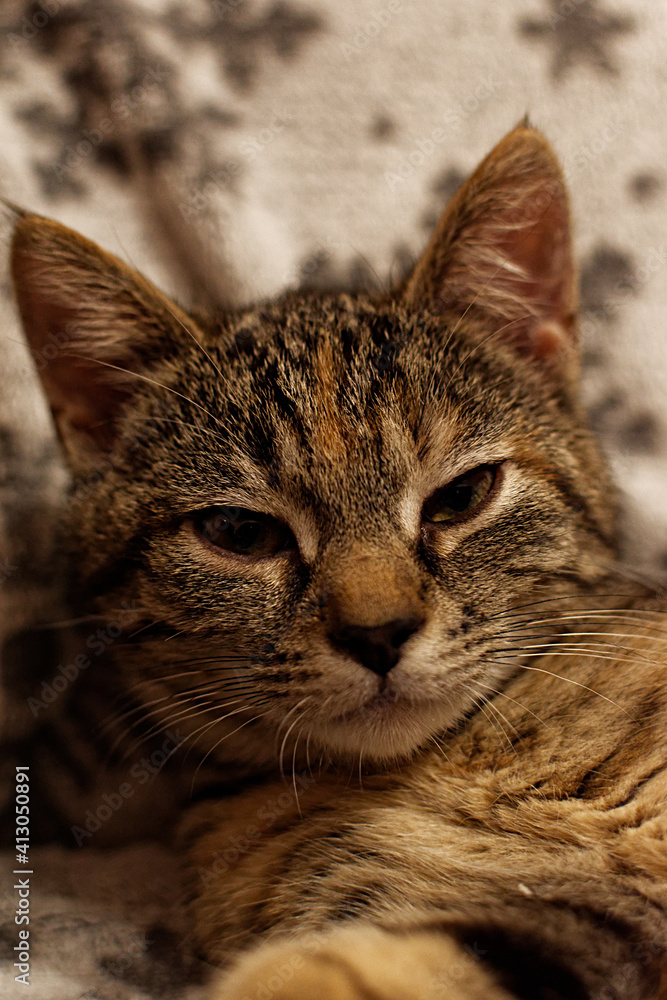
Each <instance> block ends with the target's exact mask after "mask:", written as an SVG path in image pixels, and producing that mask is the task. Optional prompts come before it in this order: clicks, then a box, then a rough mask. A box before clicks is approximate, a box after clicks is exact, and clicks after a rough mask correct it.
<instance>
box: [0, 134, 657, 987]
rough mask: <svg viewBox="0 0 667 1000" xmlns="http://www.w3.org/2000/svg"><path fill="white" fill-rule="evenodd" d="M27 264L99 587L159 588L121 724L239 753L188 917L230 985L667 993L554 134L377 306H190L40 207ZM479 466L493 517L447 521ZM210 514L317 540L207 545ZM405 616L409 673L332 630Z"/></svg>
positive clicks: (96, 599)
mask: <svg viewBox="0 0 667 1000" xmlns="http://www.w3.org/2000/svg"><path fill="white" fill-rule="evenodd" d="M13 273H14V282H15V286H16V291H17V297H18V303H19V308H20V311H21V314H22V318H23V322H24V327H25V329H26V333H27V335H28V339H29V341H30V344H31V347H32V350H33V353H34V354H35V356H36V357H37V358H38V359H39V358H40V356H41V355H43V352H44V348H45V345H47V344H48V343H49V342H55V341H56V340H57V338H60V340H59V341H58V343H59V350H58V353H57V357H56V358H55V359H54V360H53V361H52V362H50V363H49V364H48V365H46V366H44V368H43V372H42V376H43V379H44V384H45V387H46V390H47V392H48V394H49V397H50V400H51V404H52V408H53V412H54V417H55V419H56V423H57V425H58V429H59V432H60V436H61V439H62V441H63V445H64V447H65V450H66V452H67V454H68V456H69V460H70V463H71V466H72V470H73V474H74V476H75V481H74V486H73V490H72V495H71V502H70V505H69V520H68V526H67V537H68V539H69V542H70V544H71V548H72V552H73V554H74V557H75V562H76V578H77V579H76V583H75V593H76V595H77V597H76V599H77V601H78V602H79V603H80V604H81V606H82V608H83V609H84V610H93V611H94V612H95V613H102V614H106V615H112V614H113V612H114V609H118V608H119V607H122V606H124V605H125V606H127V604H128V602H130V603H131V605H132V606H133V607H136V608H137V620H136V622H135V623H134V625H133V628H132V632H131V634H129V635H128V636H127V638H126V639H125V640H124V641H123V643H122V644H119V645H118V646H117V647H116V648H117V650H118V652H119V655H118V656H116V669H117V670H118V671H119V675H120V684H121V687H125V688H127V689H128V690H131V691H132V693H133V697H134V698H135V699H137V700H138V703H139V704H138V705H136V706H135V707H134V708H132V709H130V710H129V714H128V715H127V716H123V717H120V718H118V719H116V720H115V721H114V720H113V719H112V722H113V725H114V727H115V729H116V730H118V731H120V732H121V734H122V733H123V731H124V730H125V735H126V736H130V737H131V736H132V735H133V734H136V733H137V732H139V734H140V735H141V736H150V735H151V734H153V735H156V734H159V733H160V732H161V731H163V730H167V729H169V727H170V726H171V727H173V726H178V728H179V730H180V731H181V732H182V733H183V734H184V736H185V739H184V743H183V747H184V748H187V749H188V750H190V751H191V752H193V753H192V757H191V759H194V761H195V764H196V768H195V770H197V771H198V770H199V767H200V766H201V765H203V764H204V763H205V762H206V764H207V765H208V764H212V765H213V768H214V771H215V774H216V781H217V782H218V785H216V787H215V788H213V787H209V788H208V789H207V793H208V796H209V798H210V799H211V800H212V801H209V802H207V803H205V804H203V805H200V806H199V807H197V808H195V809H194V810H193V811H192V814H191V816H190V819H189V820H188V822H187V823H186V828H185V830H184V833H183V836H184V838H185V840H184V842H185V843H186V844H187V849H188V851H189V855H190V858H191V867H192V873H193V878H192V896H193V928H194V933H195V935H196V938H197V940H198V942H199V943H200V945H201V947H202V948H203V950H204V951H205V953H206V955H207V956H208V957H209V958H210V959H211V960H212V961H214V962H215V963H219V964H221V965H224V964H226V963H227V962H228V961H229V959H230V957H231V956H233V955H234V954H235V953H236V952H237V951H238V950H244V949H246V948H247V947H248V946H249V945H251V944H259V948H258V950H257V951H256V952H254V951H253V952H251V953H250V954H249V956H248V957H247V958H245V959H243V960H242V961H241V963H240V965H238V967H237V968H236V971H235V972H232V974H231V977H230V978H229V977H227V976H225V978H223V979H222V980H221V982H220V984H219V985H218V986H216V987H215V988H214V994H213V995H214V996H215V997H216V998H220V1000H237V998H238V1000H241V998H243V997H253V998H254V997H257V998H258V1000H259V998H260V997H261V996H268V995H271V996H273V997H276V998H284V1000H288V998H292V1000H308V998H314V997H317V998H318V1000H319V998H322V1000H364V998H375V1000H401V998H406V1000H407V998H408V997H413V996H419V997H420V998H421V997H431V996H432V997H433V998H434V1000H437V998H440V997H443V998H444V997H460V998H463V997H482V996H484V997H496V998H497V1000H501V998H503V997H507V996H515V997H526V998H527V997H540V998H544V1000H547V998H554V997H567V998H574V997H595V998H599V1000H603V998H616V997H618V998H619V1000H620V998H621V997H623V998H634V997H636V998H638V1000H639V998H647V1000H648V998H649V997H653V996H658V995H659V993H658V991H659V989H660V981H661V968H662V964H661V963H662V955H663V951H664V947H665V944H666V935H667V924H666V923H665V920H664V904H665V889H666V885H665V874H666V871H665V864H664V861H663V860H662V857H661V851H660V848H659V847H658V846H657V845H658V844H659V841H660V838H661V836H662V835H663V833H664V817H663V812H662V800H663V786H664V776H663V773H664V772H663V768H664V763H665V753H667V751H663V748H662V746H661V740H660V739H658V738H656V734H657V733H659V730H660V727H661V726H662V724H663V719H664V715H665V691H664V681H663V672H662V669H661V665H662V663H663V661H664V659H665V646H664V641H663V640H662V637H661V633H660V627H659V623H660V621H661V618H660V615H661V614H662V613H663V611H664V608H663V607H662V606H661V605H660V604H659V603H658V604H656V603H655V601H654V602H653V604H652V603H651V601H652V600H653V598H652V597H651V596H650V595H648V594H646V595H643V594H642V593H641V591H640V589H639V588H637V587H635V586H634V585H630V584H628V583H627V581H625V580H623V579H622V578H621V577H619V576H618V575H617V573H616V570H615V568H614V566H615V564H614V558H615V523H616V505H615V498H614V492H613V489H612V487H611V485H610V481H609V477H608V474H607V471H606V468H605V465H604V462H603V460H602V458H601V456H600V453H599V451H598V448H597V446H596V444H595V442H594V440H593V439H592V437H591V435H590V434H589V432H588V431H587V429H586V422H585V418H584V415H583V412H582V408H581V405H580V403H579V400H578V393H577V362H576V329H575V323H574V310H575V306H576V302H575V292H574V287H575V281H574V266H573V263H572V258H571V251H570V234H569V217H568V207H567V199H566V195H565V191H564V185H563V181H562V176H561V173H560V168H559V167H558V164H557V161H556V160H555V158H554V156H553V154H552V152H551V151H550V149H549V147H548V146H547V144H546V143H545V141H544V140H543V139H542V138H541V137H540V136H539V135H538V134H537V133H536V132H534V131H533V130H532V129H530V128H529V127H528V126H527V125H523V126H520V127H519V128H518V129H517V130H515V132H513V133H512V134H511V135H510V136H508V137H507V138H506V139H505V140H504V141H503V142H502V143H501V144H500V146H499V147H497V148H496V150H494V151H493V152H492V154H491V155H490V157H488V158H487V160H486V161H484V163H483V164H482V165H481V166H480V168H479V169H478V171H477V172H476V173H475V175H474V176H473V178H471V180H470V181H469V182H468V184H467V185H466V186H465V187H464V189H463V190H462V192H460V193H459V195H457V198H456V199H455V201H454V203H453V205H452V207H451V209H450V211H449V213H448V214H447V215H446V216H445V218H444V220H443V222H442V223H441V225H440V227H439V229H438V231H437V233H436V235H435V237H434V240H433V241H432V243H431V245H430V247H429V248H428V249H427V251H426V253H425V255H424V257H423V259H422V261H421V262H420V263H419V264H418V266H417V268H416V270H415V272H414V274H413V276H412V277H411V278H410V279H409V281H408V282H407V284H406V286H405V287H404V288H402V289H399V290H398V291H397V292H395V293H392V294H387V295H386V296H385V297H383V298H380V299H370V298H366V297H364V296H351V295H336V296H320V295H318V296H307V295H296V294H288V295H286V296H284V297H283V298H282V299H280V300H278V301H276V302H273V303H264V304H260V305H258V306H257V307H255V308H253V309H245V310H243V311H241V312H238V313H226V314H224V315H221V316H216V317H209V316H206V317H205V316H190V315H187V314H186V313H184V312H183V311H181V310H180V309H179V307H177V306H175V305H173V304H172V303H170V302H169V300H167V299H166V298H165V296H163V295H162V294H161V293H160V292H158V291H157V290H156V289H154V288H153V287H152V286H150V285H149V284H148V283H147V282H146V281H145V280H144V279H142V278H140V277H138V276H136V275H134V274H133V273H132V272H131V271H130V270H129V269H128V268H127V267H125V265H123V264H121V262H120V261H117V260H116V259H115V258H112V257H110V256H109V255H107V254H105V253H103V252H102V251H100V250H98V249H97V248H96V247H94V246H93V245H92V244H89V243H88V242H87V241H85V240H83V239H82V238H81V237H78V236H76V235H75V234H72V233H69V232H68V231H67V230H64V229H63V227H61V226H59V225H58V224H56V223H51V222H48V221H47V220H41V219H38V218H36V217H34V216H28V215H23V216H20V217H19V218H17V225H16V231H15V237H14V248H13ZM521 303H523V304H524V307H525V308H523V309H522V308H521ZM478 467H484V468H493V469H494V470H495V479H494V483H493V488H492V490H491V492H490V493H489V494H488V496H487V497H486V498H485V499H484V500H483V502H481V503H480V504H479V507H478V508H476V509H475V510H474V511H473V512H472V513H471V514H470V516H465V517H461V518H460V519H455V520H454V521H452V523H450V524H447V525H446V526H442V525H440V524H434V523H431V522H430V521H429V520H428V519H425V518H424V511H425V510H426V507H425V504H427V503H430V502H432V498H433V497H434V496H436V495H437V492H438V491H439V490H441V489H442V488H443V487H444V486H446V485H447V484H448V483H451V482H452V481H453V480H455V479H457V477H459V476H461V475H462V474H464V473H466V472H469V471H470V470H472V469H476V468H478ZM429 498H431V499H429ZM214 505H225V506H228V507H229V506H233V507H237V508H243V509H247V510H251V511H257V512H260V513H262V514H265V515H269V516H272V517H273V518H275V519H276V520H277V521H278V522H280V523H282V524H284V525H286V526H288V528H289V530H290V531H291V533H292V536H293V538H294V539H295V545H294V547H292V548H288V549H286V550H285V551H282V552H279V553H278V554H277V555H275V556H273V557H271V558H262V559H254V560H250V559H247V558H240V557H238V556H236V555H231V554H229V553H227V552H224V551H222V550H221V549H219V548H217V549H216V548H214V547H213V546H212V545H211V544H209V543H208V542H206V541H205V539H204V538H203V537H202V536H201V535H200V534H198V533H197V531H196V530H195V528H194V525H193V515H194V514H195V512H197V511H200V510H203V509H207V508H209V507H212V506H214ZM619 594H620V595H624V596H622V597H619ZM403 621H406V622H407V621H409V622H414V623H416V624H414V625H411V634H410V635H409V638H407V639H405V640H404V641H403V640H401V641H402V645H401V648H400V658H399V659H398V662H397V663H396V664H395V665H394V667H393V669H391V670H390V671H389V672H388V673H387V674H386V676H379V675H378V672H377V671H376V670H375V669H372V668H370V667H367V666H363V665H362V664H361V662H360V661H359V658H358V657H357V656H355V655H354V654H349V653H347V652H345V649H346V648H347V647H345V648H343V649H342V648H341V645H340V643H339V642H338V640H336V639H335V637H336V636H337V635H339V634H341V635H342V634H343V631H344V630H345V629H348V630H349V629H352V630H353V631H354V632H355V634H357V633H359V632H361V633H363V634H364V635H366V634H368V630H370V629H377V628H379V627H380V626H384V625H385V624H386V623H388V622H403ZM621 637H623V638H621ZM281 772H282V774H283V775H285V776H286V781H285V783H283V782H281V779H280V775H281ZM220 783H221V784H222V785H223V786H226V787H223V788H220V787H219V784H220ZM205 784H206V783H205V782H204V785H205ZM205 790H206V788H205ZM276 803H277V805H276ZM281 803H282V804H281ZM266 937H270V938H272V939H273V940H272V943H270V944H263V943H262V942H263V941H264V939H265V938H266ZM280 970H282V971H280ZM285 970H287V971H285ZM276 977H277V978H276ZM262 990H264V993H262ZM267 990H268V993H267V992H266V991H267Z"/></svg>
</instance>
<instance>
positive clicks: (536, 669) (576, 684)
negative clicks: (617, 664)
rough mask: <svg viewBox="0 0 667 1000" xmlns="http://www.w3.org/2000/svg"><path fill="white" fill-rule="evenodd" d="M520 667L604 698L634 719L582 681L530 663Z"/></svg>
mask: <svg viewBox="0 0 667 1000" xmlns="http://www.w3.org/2000/svg"><path fill="white" fill-rule="evenodd" d="M536 655H539V654H536ZM566 655H570V654H566ZM494 662H495V663H505V664H506V665H507V666H514V664H512V663H508V662H507V660H498V659H495V661H494ZM518 666H520V668H521V669H522V670H532V671H534V672H535V673H538V674H546V675H547V676H549V677H555V678H556V680H559V681H565V682H566V683H567V684H572V685H574V687H578V688H581V689H582V690H584V691H588V692H589V694H594V695H597V697H598V698H602V700H603V701H607V702H609V704H610V705H613V707H614V708H616V709H618V711H619V712H622V713H623V714H624V715H627V717H628V719H632V716H631V715H630V713H629V712H628V711H626V709H624V708H623V706H622V705H619V704H618V703H617V702H615V701H614V700H613V699H612V698H608V697H607V695H606V694H602V692H601V691H596V690H595V688H592V687H589V686H588V684H583V683H582V682H581V681H575V680H574V679H573V678H572V677H564V676H563V675H562V674H555V673H554V672H553V671H552V670H547V669H546V668H545V667H534V666H532V665H531V664H528V663H520V664H518Z"/></svg>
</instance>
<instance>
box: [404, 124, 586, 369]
mask: <svg viewBox="0 0 667 1000" xmlns="http://www.w3.org/2000/svg"><path fill="white" fill-rule="evenodd" d="M402 294H403V300H404V301H405V302H406V303H407V304H408V305H410V306H412V307H416V308H419V309H426V310H428V311H430V312H434V311H435V312H438V313H445V314H447V316H448V318H449V319H450V320H451V321H453V322H454V323H456V322H457V321H458V319H459V318H460V317H462V316H464V315H465V316H467V317H469V318H470V319H471V320H477V321H481V324H482V329H483V330H488V332H489V336H490V338H492V337H496V338H497V339H498V342H502V343H504V344H505V345H509V346H510V347H512V348H513V349H514V350H515V351H516V352H517V353H519V354H521V355H522V356H523V357H525V358H528V359H529V360H531V361H532V362H533V363H534V364H535V365H536V367H538V368H539V369H540V370H541V371H542V372H543V373H544V375H545V376H546V377H548V378H552V379H553V378H556V379H557V380H558V381H560V382H561V383H562V382H563V381H564V382H569V381H571V380H572V378H574V377H575V376H576V370H577V363H576V357H577V352H576V311H577V294H578V289H577V275H576V270H575V266H574V262H573V253H572V245H571V232H570V213H569V205H568V196H567V190H566V185H565V179H564V176H563V172H562V170H561V168H560V164H559V163H558V160H557V158H556V156H555V154H554V152H553V150H552V149H551V147H550V145H549V143H548V142H547V141H546V139H545V138H544V136H542V135H541V134H540V133H539V132H538V131H537V130H536V129H534V128H531V127H530V125H528V124H527V123H526V122H522V123H521V124H520V125H519V126H518V127H517V128H515V129H514V130H513V131H512V132H510V133H509V135H506V136H505V138H504V139H502V140H501V142H499V143H498V145H497V146H496V147H495V149H493V150H492V152H491V153H490V154H489V155H488V156H487V157H486V159H485V160H484V161H483V162H482V163H481V164H480V166H479V167H478V168H477V170H475V172H474V173H473V175H472V176H471V177H470V178H469V179H468V181H466V183H465V184H464V185H463V187H462V188H461V189H460V190H459V191H458V193H457V194H456V195H455V196H454V198H453V200H452V201H451V203H450V205H449V206H448V208H447V209H446V210H445V213H444V215H443V217H442V219H441V220H440V223H439V225H438V227H437V229H436V231H435V233H434V235H433V238H432V240H431V243H430V245H429V246H428V248H427V249H426V252H425V253H424V255H423V257H422V259H421V260H420V261H419V263H418V264H417V266H416V268H415V270H414V272H413V274H412V276H411V277H410V278H409V279H408V282H407V284H406V286H405V288H404V290H403V293H402Z"/></svg>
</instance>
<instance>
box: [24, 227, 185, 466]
mask: <svg viewBox="0 0 667 1000" xmlns="http://www.w3.org/2000/svg"><path fill="white" fill-rule="evenodd" d="M11 269H12V277H13V280H14V289H15V292H16V299H17V302H18V307H19V312H20V314H21V319H22V321H23V328H24V331H25V334H26V338H27V341H28V345H29V347H30V350H31V352H32V355H33V357H34V359H35V362H36V365H37V370H38V372H39V374H40V376H41V379H42V382H43V384H44V388H45V391H46V395H47V397H48V400H49V402H50V404H51V410H52V413H53V416H54V420H55V423H56V427H57V429H58V432H59V435H60V438H61V440H62V442H63V445H64V447H65V451H66V453H67V455H68V458H69V460H70V464H71V466H72V467H73V468H74V469H76V470H80V469H82V468H85V467H87V466H90V465H95V463H99V459H100V455H101V454H104V453H108V452H109V451H111V450H112V448H113V446H114V443H115V439H116V432H117V428H118V422H119V419H120V417H121V416H122V414H123V411H124V408H125V406H126V405H127V403H128V402H129V401H130V400H131V398H132V396H133V394H134V393H135V392H136V391H137V388H138V387H140V386H141V385H142V384H145V383H143V382H142V379H146V378H149V376H147V374H146V373H147V372H148V371H149V370H150V368H151V366H152V365H155V364H156V363H157V362H159V361H160V360H161V359H164V358H167V357H169V356H170V354H172V353H174V352H175V351H176V350H177V347H178V344H179V343H180V342H181V341H182V339H183V338H184V336H186V333H187V332H189V331H191V330H192V326H193V324H192V321H191V319H190V318H189V317H187V316H186V315H185V314H184V313H183V312H182V311H181V310H180V309H179V308H178V306H177V305H175V303H173V302H172V301H171V300H170V299H168V298H167V297H166V296H165V295H163V294H162V292H160V291H159V290H158V289H157V288H155V286H154V285H152V284H151V283H150V282H149V281H147V280H146V279H145V278H143V277H142V276H141V275H140V274H138V273H137V272H135V271H133V270H132V269H131V268H129V267H127V265H126V264H124V263H123V262H122V261H120V260H119V259H118V258H117V257H114V256H113V255H112V254H109V253H107V252H106V251H104V250H102V249H100V247H98V246H96V245H95V244H94V243H91V241H90V240H87V239H85V238H84V237H83V236H80V235H79V234H78V233H75V232H73V231H72V230H70V229H67V228H66V227H65V226H62V225H60V223H58V222H54V221H52V220H50V219H44V218H41V217H40V216H36V215H30V214H25V213H21V212H18V213H17V220H16V225H15V228H14V236H13V242H12V254H11ZM190 335H191V336H193V334H192V333H190ZM149 380H150V379H149Z"/></svg>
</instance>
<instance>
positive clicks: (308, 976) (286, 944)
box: [208, 927, 510, 1000]
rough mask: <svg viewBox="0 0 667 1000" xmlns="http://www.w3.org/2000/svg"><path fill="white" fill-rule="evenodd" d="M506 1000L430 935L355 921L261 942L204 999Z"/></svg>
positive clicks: (472, 962)
mask: <svg viewBox="0 0 667 1000" xmlns="http://www.w3.org/2000/svg"><path fill="white" fill-rule="evenodd" d="M370 996H372V997H373V998H374V1000H510V996H509V994H507V993H506V992H505V991H504V990H502V989H501V988H500V987H499V986H498V985H497V984H496V983H495V981H494V980H493V978H492V977H491V976H490V975H489V974H488V973H487V971H486V970H485V969H484V967H483V966H482V965H481V964H480V963H479V962H478V961H477V960H476V959H475V958H474V957H472V956H471V955H469V954H468V953H467V952H465V951H463V950H462V949H461V948H460V947H459V946H458V945H457V944H456V943H455V942H453V941H451V940H450V939H448V938H446V937H444V936H442V935H440V934H434V933H411V934H407V935H404V934H392V933H390V932H385V931H382V930H379V929H378V928H374V927H368V928H366V927H364V928H360V927H355V928H349V929H346V930H340V931H335V932H332V933H328V934H326V935H321V936H319V937H316V936H312V937H304V938H303V939H301V940H290V941H283V942H276V943H273V944H267V945H264V946H262V947H260V948H258V949H257V950H256V951H254V952H251V953H250V954H247V955H245V956H244V957H243V958H241V960H240V961H239V963H238V965H237V966H236V967H235V968H234V969H232V971H231V972H230V973H227V974H225V975H224V976H222V977H221V978H220V979H219V980H218V981H217V983H216V984H215V985H214V988H213V990H212V992H211V994H210V995H209V998H208V1000H368V998H369V997H370Z"/></svg>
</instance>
